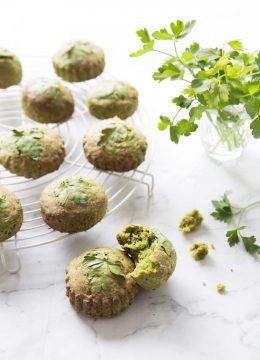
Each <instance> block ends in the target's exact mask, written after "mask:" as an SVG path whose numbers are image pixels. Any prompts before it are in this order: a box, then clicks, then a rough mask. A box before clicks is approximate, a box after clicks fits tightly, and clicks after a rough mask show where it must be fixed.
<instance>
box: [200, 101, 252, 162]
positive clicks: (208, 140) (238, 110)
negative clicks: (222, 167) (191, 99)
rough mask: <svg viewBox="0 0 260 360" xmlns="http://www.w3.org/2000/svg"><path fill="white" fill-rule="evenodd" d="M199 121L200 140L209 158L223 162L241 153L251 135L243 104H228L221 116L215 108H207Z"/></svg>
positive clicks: (248, 119) (235, 157)
mask: <svg viewBox="0 0 260 360" xmlns="http://www.w3.org/2000/svg"><path fill="white" fill-rule="evenodd" d="M223 118H224V119H223ZM201 122H202V123H201V141H202V143H203V145H204V148H205V150H206V151H207V153H208V155H209V156H210V157H211V158H213V159H214V160H217V161H219V162H224V161H229V160H234V159H237V158H239V157H240V156H241V155H242V153H243V151H244V149H245V146H246V145H247V143H248V140H249V138H250V135H251V132H250V127H249V124H250V118H249V115H248V114H247V112H246V110H245V108H244V106H242V105H233V106H228V107H226V108H225V109H223V111H222V116H221V117H220V115H219V112H218V111H217V110H207V111H206V112H205V113H204V117H203V118H202V119H201Z"/></svg>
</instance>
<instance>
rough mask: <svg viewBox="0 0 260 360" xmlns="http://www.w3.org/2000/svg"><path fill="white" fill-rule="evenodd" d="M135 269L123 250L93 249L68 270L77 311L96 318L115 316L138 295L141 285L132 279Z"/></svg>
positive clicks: (73, 263) (75, 260)
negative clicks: (131, 274)
mask: <svg viewBox="0 0 260 360" xmlns="http://www.w3.org/2000/svg"><path fill="white" fill-rule="evenodd" d="M133 270H134V263H133V261H132V260H131V258H130V257H128V256H127V254H126V253H124V252H123V251H120V250H118V249H113V248H95V249H89V250H87V251H85V252H84V253H82V254H81V255H80V256H79V257H77V258H76V259H74V260H72V261H71V262H70V264H69V265H68V267H67V269H66V274H67V276H66V288H67V296H68V297H69V299H70V302H71V303H72V305H73V306H74V307H75V309H76V310H77V311H81V312H83V313H85V314H87V315H89V316H92V317H95V318H99V317H111V316H115V315H117V314H119V313H121V312H122V311H124V310H125V309H126V308H127V307H128V306H129V305H130V304H131V302H132V301H133V299H134V298H135V296H136V294H137V291H138V286H137V284H136V282H135V281H134V280H133V279H132V277H131V276H129V273H131V272H132V271H133Z"/></svg>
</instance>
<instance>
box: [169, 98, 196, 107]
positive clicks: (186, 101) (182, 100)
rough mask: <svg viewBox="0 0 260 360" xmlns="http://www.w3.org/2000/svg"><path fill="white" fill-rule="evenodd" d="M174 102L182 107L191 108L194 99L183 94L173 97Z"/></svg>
mask: <svg viewBox="0 0 260 360" xmlns="http://www.w3.org/2000/svg"><path fill="white" fill-rule="evenodd" d="M172 102H173V103H174V104H176V105H177V106H179V107H181V108H189V107H190V105H191V104H192V102H193V100H192V99H189V98H186V97H185V96H183V95H180V96H178V97H175V98H173V99H172Z"/></svg>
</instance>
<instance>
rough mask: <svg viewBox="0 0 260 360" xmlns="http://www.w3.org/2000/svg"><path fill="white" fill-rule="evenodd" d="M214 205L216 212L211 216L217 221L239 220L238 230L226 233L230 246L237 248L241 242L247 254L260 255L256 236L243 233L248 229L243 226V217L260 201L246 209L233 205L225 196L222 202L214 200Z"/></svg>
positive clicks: (259, 203) (225, 195)
mask: <svg viewBox="0 0 260 360" xmlns="http://www.w3.org/2000/svg"><path fill="white" fill-rule="evenodd" d="M212 205H213V207H214V209H215V210H214V211H213V212H212V213H211V216H212V217H214V218H215V219H216V220H218V221H222V222H225V223H230V222H231V221H234V220H235V219H238V221H237V226H236V228H235V229H231V230H228V231H227V232H226V237H227V241H228V244H229V246H230V247H232V246H235V245H236V244H238V243H239V242H240V240H241V241H242V242H243V244H244V246H245V249H246V251H247V252H249V253H250V254H252V255H256V254H260V245H257V244H256V237H255V236H254V235H252V236H244V235H242V233H241V231H242V230H245V229H246V226H242V225H241V222H242V218H243V215H244V214H245V213H246V212H247V211H248V210H249V209H251V208H253V207H255V206H258V205H260V200H259V201H255V202H253V203H251V204H249V205H247V206H244V207H236V206H233V205H232V203H231V202H230V199H229V198H228V196H227V194H224V195H223V196H222V197H221V199H220V200H212Z"/></svg>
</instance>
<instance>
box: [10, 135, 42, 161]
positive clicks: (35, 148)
mask: <svg viewBox="0 0 260 360" xmlns="http://www.w3.org/2000/svg"><path fill="white" fill-rule="evenodd" d="M12 135H13V137H14V138H15V145H16V148H17V150H18V153H19V154H24V155H27V156H29V157H30V158H31V159H32V160H35V161H37V160H39V157H40V153H41V151H42V147H41V142H40V141H39V140H40V139H41V138H42V137H43V136H44V132H43V131H41V130H39V129H37V128H32V129H30V130H27V131H25V130H21V131H20V130H16V129H13V130H12Z"/></svg>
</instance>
